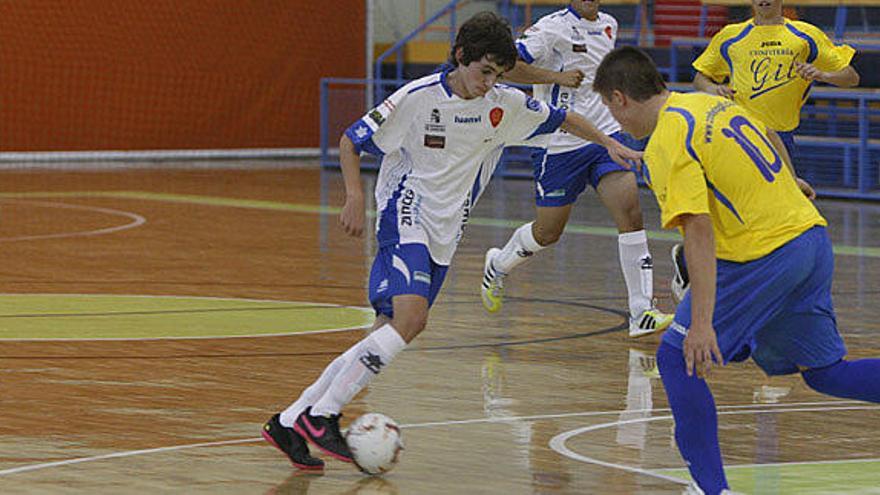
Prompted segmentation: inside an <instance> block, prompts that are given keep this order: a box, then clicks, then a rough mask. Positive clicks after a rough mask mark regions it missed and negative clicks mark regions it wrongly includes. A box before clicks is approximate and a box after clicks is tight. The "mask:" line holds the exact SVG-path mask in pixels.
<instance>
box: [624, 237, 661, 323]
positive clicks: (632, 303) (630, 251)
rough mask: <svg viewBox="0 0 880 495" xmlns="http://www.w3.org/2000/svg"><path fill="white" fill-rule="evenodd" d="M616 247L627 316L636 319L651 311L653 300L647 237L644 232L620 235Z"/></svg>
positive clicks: (652, 265) (652, 261)
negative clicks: (646, 311) (623, 283)
mask: <svg viewBox="0 0 880 495" xmlns="http://www.w3.org/2000/svg"><path fill="white" fill-rule="evenodd" d="M617 246H618V249H619V253H620V268H621V269H622V270H623V279H624V280H625V281H626V292H627V294H629V314H630V316H632V317H633V318H637V317H638V316H639V315H641V314H642V312H644V311H645V310H648V309H651V306H652V305H653V298H654V260H653V259H651V253H650V252H649V251H648V235H647V234H646V233H645V231H644V230H639V231H636V232H627V233H625V234H620V235H619V236H617Z"/></svg>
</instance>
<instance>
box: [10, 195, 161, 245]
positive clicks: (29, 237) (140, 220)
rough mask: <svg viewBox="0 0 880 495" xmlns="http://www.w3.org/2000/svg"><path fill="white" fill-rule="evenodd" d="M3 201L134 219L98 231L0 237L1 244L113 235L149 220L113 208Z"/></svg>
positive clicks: (24, 200)
mask: <svg viewBox="0 0 880 495" xmlns="http://www.w3.org/2000/svg"><path fill="white" fill-rule="evenodd" d="M3 201H7V202H15V203H29V204H32V205H36V206H43V207H46V208H63V209H68V210H86V211H94V212H98V213H106V214H108V215H116V216H122V217H127V218H130V219H132V221H131V222H129V223H127V224H125V225H118V226H116V227H107V228H104V229H97V230H84V231H79V232H59V233H57V234H42V235H22V236H15V237H0V242H17V241H33V240H38V239H63V238H66V237H89V236H96V235H103V234H111V233H113V232H119V231H120V230H128V229H133V228H135V227H140V226H141V225H143V224H145V223H147V219H146V218H144V217H142V216H140V215H138V214H136V213H131V212H128V211H122V210H114V209H112V208H100V207H97V206H83V205H71V204H67V203H56V202H53V201H34V200H29V199H3Z"/></svg>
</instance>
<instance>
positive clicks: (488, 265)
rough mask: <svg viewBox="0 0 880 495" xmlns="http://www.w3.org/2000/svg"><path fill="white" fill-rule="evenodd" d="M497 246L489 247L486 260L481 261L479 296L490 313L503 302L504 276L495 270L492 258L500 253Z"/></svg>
mask: <svg viewBox="0 0 880 495" xmlns="http://www.w3.org/2000/svg"><path fill="white" fill-rule="evenodd" d="M500 252H501V250H500V249H498V248H489V250H488V251H486V260H485V262H484V263H483V285H482V286H481V287H480V296H481V297H482V299H483V307H484V308H486V311H488V312H490V313H495V312H497V311H498V310H500V309H501V304H502V303H503V302H504V277H505V276H506V274H505V273H501V272H499V271H497V270H495V267H494V266H492V260H493V259H495V256H497V255H498V253H500Z"/></svg>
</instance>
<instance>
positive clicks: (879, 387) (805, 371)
mask: <svg viewBox="0 0 880 495" xmlns="http://www.w3.org/2000/svg"><path fill="white" fill-rule="evenodd" d="M805 235H806V236H809V237H810V240H811V241H812V242H811V243H810V245H809V246H806V247H805V249H803V251H806V250H807V249H812V252H813V256H812V258H811V260H810V261H812V264H811V265H809V276H808V278H807V279H806V280H805V281H804V282H803V283H801V284H800V285H799V287H798V288H797V290H796V291H794V292H793V293H792V294H791V296H790V297H789V301H788V304H787V307H786V311H785V312H784V313H782V314H780V315H779V316H777V317H776V318H775V319H774V320H773V322H771V323H770V324H768V325H767V326H766V327H765V328H763V329H762V330H761V331H760V332H759V333H758V335H757V337H756V343H757V346H756V349H755V350H754V352H753V356H752V357H753V358H754V359H755V362H756V363H758V365H760V366H761V368H763V369H764V371H765V372H766V373H767V374H769V375H777V374H789V373H797V372H798V371H800V372H801V375H802V376H803V378H804V381H805V382H806V383H807V385H809V386H810V387H811V388H813V389H814V390H816V391H818V392H821V393H824V394H828V395H832V396H835V397H840V398H844V399H856V400H864V401H868V402H880V359H859V360H855V361H847V360H845V359H843V357H844V356H845V355H846V346H845V345H844V343H843V339H842V338H841V337H840V334H839V333H838V331H837V322H836V319H835V315H834V305H833V302H832V300H831V283H832V277H833V273H834V254H833V253H832V250H831V241H830V240H829V238H828V234H827V232H826V231H825V229H824V228H816V229H814V230H812V231H809V232H807V233H806V234H805Z"/></svg>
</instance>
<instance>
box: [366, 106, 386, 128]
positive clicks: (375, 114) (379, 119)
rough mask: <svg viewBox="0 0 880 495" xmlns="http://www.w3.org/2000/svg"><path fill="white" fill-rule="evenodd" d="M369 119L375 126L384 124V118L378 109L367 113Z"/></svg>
mask: <svg viewBox="0 0 880 495" xmlns="http://www.w3.org/2000/svg"><path fill="white" fill-rule="evenodd" d="M369 117H370V119H371V120H372V121H373V122H375V123H376V125H377V126H381V125H382V124H384V123H385V117H383V116H382V113H381V112H379V110H378V109H376V110H373V111H372V112H370V113H369Z"/></svg>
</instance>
